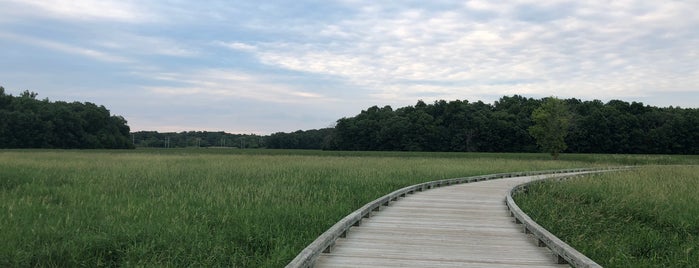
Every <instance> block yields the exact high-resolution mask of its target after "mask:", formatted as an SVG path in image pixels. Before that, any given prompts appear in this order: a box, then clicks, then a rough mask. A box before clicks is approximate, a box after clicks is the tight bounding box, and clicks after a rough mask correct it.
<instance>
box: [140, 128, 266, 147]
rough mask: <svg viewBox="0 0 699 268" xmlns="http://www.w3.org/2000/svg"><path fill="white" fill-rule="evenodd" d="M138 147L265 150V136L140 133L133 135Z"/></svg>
mask: <svg viewBox="0 0 699 268" xmlns="http://www.w3.org/2000/svg"><path fill="white" fill-rule="evenodd" d="M132 135H133V136H132V138H133V142H134V145H135V146H136V147H158V148H185V147H228V148H265V147H267V144H266V138H267V137H265V136H258V135H254V134H249V135H246V134H230V133H225V132H223V131H217V132H208V131H183V132H163V133H160V132H156V131H138V132H133V133H132Z"/></svg>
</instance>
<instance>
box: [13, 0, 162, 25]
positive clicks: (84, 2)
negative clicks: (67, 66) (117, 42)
mask: <svg viewBox="0 0 699 268" xmlns="http://www.w3.org/2000/svg"><path fill="white" fill-rule="evenodd" d="M9 1H10V2H11V3H13V4H15V5H17V6H19V9H18V10H19V11H20V13H25V14H32V15H35V16H51V17H56V18H60V19H72V20H113V21H124V22H140V21H145V20H151V19H154V17H153V15H152V14H147V13H145V12H144V11H143V10H141V9H139V8H138V7H137V6H136V5H135V4H134V3H132V2H130V1H114V0H100V1H93V0H52V1H43V0H21V1H20V0H9Z"/></svg>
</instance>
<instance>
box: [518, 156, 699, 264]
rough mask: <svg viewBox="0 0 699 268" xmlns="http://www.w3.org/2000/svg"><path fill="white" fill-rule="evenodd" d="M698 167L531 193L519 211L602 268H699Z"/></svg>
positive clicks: (606, 177)
mask: <svg viewBox="0 0 699 268" xmlns="http://www.w3.org/2000/svg"><path fill="white" fill-rule="evenodd" d="M698 193H699V166H696V165H695V166H647V167H642V168H639V169H636V170H632V171H625V172H620V173H607V174H602V175H594V176H589V177H584V178H576V179H571V180H567V181H563V182H544V183H537V184H534V185H532V186H531V187H530V188H529V190H528V192H527V194H520V195H517V196H516V197H515V201H516V202H517V204H518V205H519V206H520V207H521V208H522V209H523V210H524V211H525V212H526V213H528V214H529V215H530V216H531V217H532V218H533V219H534V220H535V221H537V222H538V223H540V224H541V225H542V226H544V227H545V228H547V229H548V230H549V231H551V232H552V233H554V234H555V235H557V236H558V237H560V238H561V239H562V240H564V241H566V242H567V243H569V244H570V245H571V246H573V247H574V248H576V249H578V250H579V251H581V252H582V253H583V254H585V255H587V256H588V257H590V258H591V259H593V260H595V261H596V262H598V263H599V264H601V265H602V266H604V267H692V266H695V265H696V264H697V261H699V194H698Z"/></svg>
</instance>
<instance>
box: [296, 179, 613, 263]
mask: <svg viewBox="0 0 699 268" xmlns="http://www.w3.org/2000/svg"><path fill="white" fill-rule="evenodd" d="M617 169H620V168H577V169H559V170H543V171H527V172H510V173H497V174H490V175H480V176H472V177H462V178H453V179H444V180H436V181H430V182H424V183H420V184H415V185H411V186H407V187H404V188H401V189H398V190H396V191H393V192H391V193H389V194H387V195H384V196H382V197H379V198H377V199H375V200H374V201H371V202H369V203H367V204H366V205H364V206H363V207H361V208H360V209H357V210H355V211H354V212H352V213H350V214H349V215H347V216H345V217H344V218H342V219H341V220H340V221H338V222H337V223H335V225H333V226H332V227H330V228H329V229H328V230H327V231H325V232H324V233H323V234H321V235H320V236H318V238H316V240H315V241H313V242H312V243H311V244H309V245H308V246H307V247H306V248H305V249H303V250H302V251H301V252H300V253H299V254H298V255H297V256H296V258H294V259H293V260H292V261H291V262H289V264H288V265H287V266H286V268H308V267H313V265H314V264H315V261H316V259H318V257H319V256H320V254H321V253H330V252H331V251H332V249H333V247H334V246H335V241H336V240H337V239H338V238H341V237H345V236H346V235H347V233H349V231H350V228H352V226H360V225H361V224H362V219H363V218H369V217H371V215H372V212H375V211H379V210H380V209H381V206H388V205H389V204H390V203H391V202H395V201H397V200H398V199H399V198H400V197H405V196H406V195H408V194H414V193H415V192H421V191H425V190H429V189H432V188H437V187H442V186H449V185H456V184H462V183H471V182H479V181H485V180H493V179H501V178H511V177H521V176H535V175H549V174H557V173H573V172H595V171H605V170H617ZM520 186H526V184H525V185H519V186H517V187H515V188H518V187H520ZM519 189H523V188H519ZM514 190H515V189H514V188H513V189H512V190H511V191H510V193H509V194H508V195H507V200H506V202H508V207H509V208H510V211H511V212H512V213H513V215H519V216H520V217H516V216H515V217H516V219H517V220H518V221H522V222H526V223H527V224H526V225H524V226H526V227H525V228H526V229H525V231H526V230H530V231H532V233H535V232H536V233H535V235H536V234H537V233H538V234H543V232H545V233H546V234H548V235H550V236H551V237H553V238H555V239H556V240H558V241H560V239H558V238H556V237H555V236H553V235H552V234H550V233H549V232H547V231H546V230H545V229H544V228H542V227H541V226H539V225H538V224H536V223H535V222H534V221H532V220H531V218H529V217H528V216H527V215H526V214H524V213H523V212H522V211H521V210H520V209H519V207H517V206H516V205H515V204H514V201H512V202H511V199H512V197H511V196H512V193H513V192H514ZM510 202H511V203H512V205H513V207H510ZM512 208H516V210H517V211H518V213H515V212H514V210H512ZM522 216H524V217H526V218H524V217H522ZM527 220H528V221H527ZM532 223H533V224H532ZM533 226H538V229H535V228H534V227H533ZM527 227H530V228H527ZM541 230H543V232H541ZM537 239H539V240H540V241H542V243H547V241H553V240H552V239H551V238H549V236H544V235H541V236H538V237H537ZM560 243H562V244H564V245H565V247H563V246H560V247H557V246H555V245H559V244H552V245H554V248H556V249H558V248H561V250H560V252H559V251H554V248H552V247H551V246H549V248H551V250H552V251H554V252H555V253H556V254H557V255H558V256H561V258H563V259H560V258H559V261H562V260H566V261H568V263H570V264H571V265H574V264H575V263H578V261H576V259H574V258H570V255H571V254H570V253H568V252H572V251H575V249H573V248H571V247H570V246H568V245H567V244H565V243H563V242H562V241H560ZM546 245H549V244H546ZM569 250H572V251H569ZM575 252H577V251H575ZM578 254H579V252H578ZM580 255H582V254H580ZM582 257H585V256H584V255H582ZM585 258H586V257H585ZM593 263H594V262H593ZM576 267H586V266H576ZM589 267H600V266H589Z"/></svg>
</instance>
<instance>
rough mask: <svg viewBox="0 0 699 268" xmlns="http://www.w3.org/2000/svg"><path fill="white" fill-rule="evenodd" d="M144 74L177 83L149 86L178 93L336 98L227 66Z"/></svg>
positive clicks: (291, 100) (276, 98)
mask: <svg viewBox="0 0 699 268" xmlns="http://www.w3.org/2000/svg"><path fill="white" fill-rule="evenodd" d="M143 75H144V76H147V77H150V78H153V79H156V80H160V81H162V82H166V83H171V84H175V85H173V86H145V87H144V89H146V90H149V91H151V92H155V93H158V94H166V95H175V96H208V97H216V96H218V97H225V98H238V99H241V98H242V99H251V100H258V101H268V102H276V103H301V102H303V103H309V102H328V101H334V100H333V99H331V98H328V97H325V96H323V95H321V94H318V93H313V92H307V91H303V90H297V89H295V88H293V87H291V86H288V85H283V84H281V83H274V82H270V81H268V79H269V77H267V79H263V78H261V77H258V76H256V75H252V74H248V73H243V72H240V71H235V70H227V69H205V70H199V71H190V72H186V73H151V74H143Z"/></svg>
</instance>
